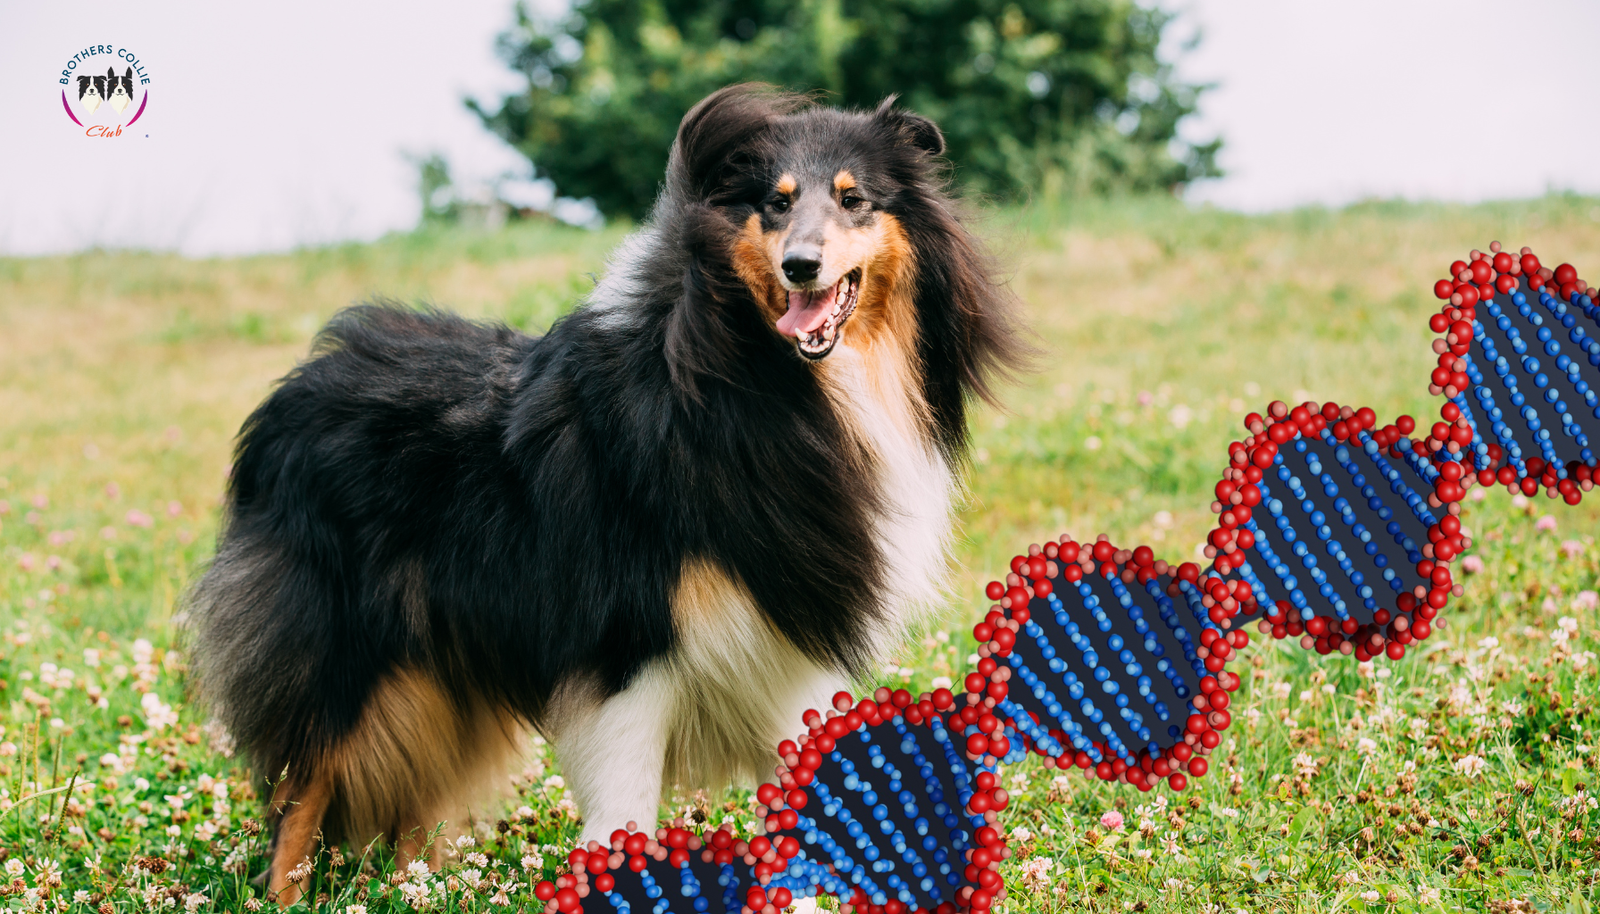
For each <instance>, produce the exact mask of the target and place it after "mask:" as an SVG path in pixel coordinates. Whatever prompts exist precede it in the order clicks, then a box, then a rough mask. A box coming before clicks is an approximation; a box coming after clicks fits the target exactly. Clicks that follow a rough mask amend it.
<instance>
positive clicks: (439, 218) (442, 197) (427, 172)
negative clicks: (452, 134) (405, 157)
mask: <svg viewBox="0 0 1600 914" xmlns="http://www.w3.org/2000/svg"><path fill="white" fill-rule="evenodd" d="M412 164H413V165H415V166H416V167H417V196H418V197H419V198H421V201H422V221H423V222H424V223H428V222H454V221H456V220H457V219H458V218H460V215H461V214H460V210H459V206H458V205H457V203H456V201H455V199H454V198H453V197H452V196H451V190H452V189H453V184H452V181H451V179H450V163H449V161H447V160H446V159H445V157H444V156H443V155H440V154H439V153H437V152H435V153H432V154H430V155H427V156H423V157H421V158H414V159H412Z"/></svg>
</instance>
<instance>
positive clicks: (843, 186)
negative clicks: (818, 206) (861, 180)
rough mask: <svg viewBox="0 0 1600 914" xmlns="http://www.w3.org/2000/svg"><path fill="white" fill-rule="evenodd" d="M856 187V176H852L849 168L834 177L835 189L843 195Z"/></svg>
mask: <svg viewBox="0 0 1600 914" xmlns="http://www.w3.org/2000/svg"><path fill="white" fill-rule="evenodd" d="M855 186H856V176H855V175H853V174H851V173H850V169H848V168H846V169H842V170H840V172H839V173H838V174H836V175H834V176H833V189H834V190H836V191H838V192H839V193H841V194H842V193H844V192H845V191H847V190H850V189H851V188H853V187H855Z"/></svg>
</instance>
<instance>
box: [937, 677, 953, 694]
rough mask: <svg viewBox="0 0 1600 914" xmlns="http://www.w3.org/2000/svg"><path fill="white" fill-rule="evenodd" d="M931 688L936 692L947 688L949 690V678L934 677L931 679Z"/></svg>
mask: <svg viewBox="0 0 1600 914" xmlns="http://www.w3.org/2000/svg"><path fill="white" fill-rule="evenodd" d="M933 688H934V690H935V691H937V690H939V689H948V688H950V677H949V676H935V677H933Z"/></svg>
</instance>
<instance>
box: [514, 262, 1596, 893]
mask: <svg viewBox="0 0 1600 914" xmlns="http://www.w3.org/2000/svg"><path fill="white" fill-rule="evenodd" d="M1449 274H1450V275H1449V277H1448V278H1446V279H1441V280H1439V281H1438V282H1437V283H1436V284H1435V286H1434V290H1433V291H1434V294H1435V295H1436V296H1437V297H1438V299H1439V300H1440V301H1441V304H1440V306H1439V309H1438V311H1437V312H1436V313H1432V314H1430V316H1429V328H1430V330H1431V331H1432V332H1433V333H1435V334H1437V336H1436V337H1435V339H1434V340H1433V341H1432V349H1433V353H1434V355H1435V356H1436V357H1437V364H1436V367H1434V368H1433V369H1432V372H1431V375H1430V377H1429V384H1428V390H1429V393H1430V394H1431V395H1435V396H1439V397H1441V399H1442V403H1441V406H1440V411H1439V421H1437V422H1434V423H1433V424H1432V425H1431V426H1429V427H1426V428H1419V426H1418V423H1417V422H1416V421H1415V420H1414V419H1412V418H1411V417H1410V416H1400V417H1399V418H1397V419H1396V420H1395V421H1394V422H1392V423H1388V424H1381V425H1380V423H1379V422H1378V419H1377V416H1376V414H1375V413H1374V412H1373V410H1371V409H1367V408H1357V407H1352V406H1348V405H1341V404H1339V403H1332V402H1329V403H1317V402H1306V403H1300V404H1296V405H1290V404H1287V403H1284V402H1280V401H1275V402H1273V403H1271V404H1269V405H1268V406H1267V408H1266V409H1265V411H1264V412H1261V413H1251V414H1250V415H1248V416H1246V417H1245V422H1244V430H1245V433H1246V434H1245V435H1244V436H1243V437H1242V438H1241V439H1240V440H1237V441H1234V442H1232V443H1230V444H1229V446H1228V459H1227V463H1226V466H1225V468H1224V469H1223V471H1222V474H1221V478H1220V479H1218V481H1217V483H1216V485H1215V487H1214V489H1213V490H1212V491H1213V494H1214V496H1215V497H1214V499H1213V501H1212V502H1211V505H1210V507H1211V511H1212V513H1213V514H1214V515H1215V516H1216V524H1215V526H1214V527H1213V528H1212V529H1211V531H1210V532H1209V534H1208V536H1207V538H1206V542H1205V545H1204V548H1203V552H1204V556H1205V559H1206V564H1205V565H1202V564H1200V563H1196V562H1183V563H1179V564H1169V563H1168V562H1166V561H1164V560H1160V559H1157V558H1156V557H1155V554H1154V552H1153V551H1152V550H1151V549H1150V548H1148V547H1144V546H1141V547H1138V548H1134V549H1125V548H1119V547H1118V546H1116V545H1115V544H1113V543H1112V542H1110V540H1109V539H1108V538H1107V537H1105V536H1101V537H1098V538H1097V539H1095V540H1094V541H1093V542H1089V541H1084V542H1079V541H1077V540H1075V539H1073V538H1072V537H1071V536H1066V535H1063V536H1061V537H1059V538H1058V539H1056V540H1054V541H1051V542H1047V543H1044V544H1043V545H1039V544H1035V545H1032V546H1029V547H1028V549H1027V551H1026V552H1025V553H1023V554H1019V555H1017V556H1015V557H1014V558H1013V559H1012V560H1011V565H1010V572H1009V573H1008V574H1006V575H1005V577H1004V579H1003V580H996V581H993V582H991V583H990V584H989V585H988V586H987V588H986V591H985V592H986V595H987V597H988V598H989V600H990V601H991V603H990V606H989V609H988V611H987V613H986V615H985V616H984V618H983V619H982V621H980V622H978V623H977V624H976V625H975V626H974V627H973V636H974V638H975V639H976V641H977V644H978V651H977V653H978V658H979V659H978V664H977V667H976V669H974V670H972V671H971V672H970V673H968V675H967V676H966V677H965V679H964V680H963V681H962V682H961V683H960V684H959V688H960V691H958V692H952V691H950V690H949V689H938V690H935V691H934V692H931V693H927V694H923V695H921V696H917V697H913V696H912V695H911V694H910V693H909V692H906V691H905V690H899V691H891V690H890V689H887V688H882V689H879V690H877V692H876V693H874V694H873V695H871V696H867V697H862V698H860V699H859V700H857V699H855V698H853V697H852V696H850V695H849V694H847V693H842V692H841V693H840V694H839V695H837V696H835V699H834V705H833V707H832V708H829V709H828V710H827V712H826V713H825V714H823V713H819V712H816V711H811V712H808V713H807V715H806V719H805V721H804V725H805V727H806V732H805V733H804V734H802V735H801V736H799V737H798V738H797V739H795V740H786V741H784V742H783V743H782V744H780V745H779V746H778V747H777V753H776V756H775V759H776V761H777V765H776V767H775V768H774V775H775V781H774V782H773V783H769V784H763V785H762V786H761V787H760V788H759V790H758V791H757V796H756V799H757V801H758V802H759V804H760V805H759V806H757V808H756V812H757V813H758V816H759V819H760V823H759V828H758V831H759V832H760V834H757V835H750V836H743V837H741V836H740V835H738V834H736V833H735V831H734V829H733V827H732V826H729V825H724V826H720V827H707V828H702V829H700V830H695V829H693V828H690V827H689V826H688V824H687V823H685V822H683V821H682V820H674V821H672V822H669V823H666V824H665V825H662V826H660V827H657V828H655V829H654V830H652V831H642V832H639V831H626V830H624V831H618V832H616V833H615V834H613V835H612V836H611V841H610V843H609V844H608V845H604V846H603V845H601V844H600V843H599V842H591V843H590V844H589V845H587V846H585V847H580V848H577V849H575V850H573V851H572V853H571V854H570V855H569V857H568V861H567V862H568V869H569V871H568V872H565V873H563V874H562V875H561V876H559V877H558V878H557V879H555V880H553V881H550V882H543V883H541V884H540V885H539V886H538V887H537V889H536V894H537V896H538V897H539V898H540V899H542V900H543V901H544V902H545V905H546V914H578V912H580V911H586V912H588V914H595V912H596V911H602V910H605V909H607V908H610V909H615V910H616V911H618V912H621V914H646V912H648V914H668V912H677V914H690V912H699V914H705V912H712V914H778V912H779V911H781V910H782V909H783V908H784V907H786V906H788V905H790V904H792V903H794V902H796V901H799V900H802V899H805V898H810V897H814V896H816V895H819V894H828V895H832V896H835V897H836V898H838V899H839V901H840V902H841V905H840V907H841V910H842V911H843V912H845V914H969V912H970V914H987V912H988V911H989V909H990V908H992V907H993V906H994V905H995V904H997V903H999V902H1001V901H1003V900H1004V899H1005V898H1006V887H1005V885H1004V882H1003V880H1002V879H1001V877H1000V875H999V867H1000V864H1001V863H1002V862H1003V861H1005V860H1006V859H1007V858H1008V857H1009V856H1010V853H1011V852H1010V850H1009V848H1008V847H1007V846H1006V840H1005V834H1006V829H1004V828H1003V827H1002V826H1001V823H1000V822H999V817H1000V816H1001V815H1002V814H1003V813H1004V811H1005V810H1006V808H1007V807H1008V805H1009V803H1010V797H1009V796H1008V795H1007V793H1006V791H1005V790H1004V789H1003V788H1002V787H1001V786H1000V782H999V780H998V778H997V768H998V767H999V766H1000V765H1003V764H1014V763H1017V762H1020V761H1022V760H1023V758H1024V757H1025V756H1026V755H1027V754H1029V753H1034V754H1037V755H1039V756H1042V758H1043V762H1042V763H1043V765H1045V766H1046V767H1050V768H1055V769H1061V770H1071V769H1076V770H1078V771H1081V772H1082V773H1083V776H1084V777H1086V778H1088V779H1090V780H1099V781H1110V782H1115V783H1119V784H1127V785H1130V786H1132V787H1134V788H1136V789H1138V790H1141V791H1149V790H1154V789H1157V788H1158V787H1164V788H1166V789H1171V790H1179V791H1181V790H1184V789H1186V788H1187V787H1188V785H1189V784H1190V782H1191V780H1192V779H1193V778H1196V777H1203V776H1205V774H1206V773H1207V771H1208V770H1209V761H1208V756H1209V755H1210V754H1211V752H1212V751H1213V750H1215V749H1216V748H1217V747H1218V746H1219V745H1220V744H1221V741H1222V735H1221V734H1222V733H1223V731H1226V730H1227V729H1228V727H1229V726H1230V725H1231V723H1232V715H1231V713H1230V710H1229V709H1230V706H1231V704H1232V701H1233V695H1234V693H1235V692H1236V691H1237V690H1238V688H1239V687H1240V679H1239V676H1238V675H1236V674H1235V673H1234V672H1231V671H1230V670H1229V669H1228V665H1229V664H1230V663H1231V662H1232V661H1234V660H1235V659H1236V657H1237V655H1238V653H1239V652H1240V651H1243V650H1245V649H1247V648H1248V647H1249V645H1250V642H1251V638H1250V635H1249V634H1248V633H1247V629H1248V628H1250V627H1252V626H1253V627H1254V628H1255V630H1256V633H1257V636H1258V637H1263V638H1268V637H1270V638H1274V639H1294V640H1297V641H1298V642H1299V644H1300V646H1301V647H1303V648H1305V649H1307V650H1315V651H1316V652H1317V653H1318V654H1321V655H1333V654H1338V655H1344V656H1353V657H1354V658H1355V659H1356V660H1358V661H1368V660H1378V659H1388V660H1401V659H1403V658H1404V657H1405V656H1406V653H1407V651H1408V649H1410V648H1413V647H1414V646H1415V645H1417V644H1418V643H1419V642H1421V641H1424V640H1426V639H1427V638H1429V637H1430V636H1431V635H1432V634H1433V633H1434V632H1436V631H1439V630H1442V629H1444V628H1445V620H1444V619H1443V618H1441V617H1440V615H1439V614H1440V611H1441V610H1443V609H1444V608H1445V606H1446V605H1447V604H1448V603H1449V601H1450V600H1451V598H1453V597H1459V596H1460V595H1461V593H1462V588H1461V585H1460V584H1459V583H1457V579H1456V577H1455V573H1454V570H1453V569H1454V568H1456V567H1457V566H1456V564H1455V563H1456V560H1457V559H1459V558H1460V557H1461V556H1462V555H1463V554H1464V553H1466V551H1467V550H1469V549H1470V548H1471V547H1472V539H1471V536H1470V533H1469V531H1468V530H1467V528H1466V527H1464V526H1463V525H1462V518H1461V508H1462V504H1463V502H1464V500H1465V499H1466V498H1467V497H1468V495H1469V493H1470V492H1471V490H1472V489H1473V488H1474V487H1495V486H1503V487H1505V488H1506V489H1507V490H1509V491H1511V492H1513V493H1520V494H1522V495H1523V496H1527V497H1532V496H1537V495H1539V494H1541V493H1542V494H1543V495H1544V496H1545V497H1547V498H1550V499H1560V500H1562V501H1564V502H1565V503H1567V504H1573V505H1575V504H1578V503H1580V502H1581V501H1582V499H1583V495H1584V493H1586V492H1588V491H1590V490H1591V489H1592V488H1593V486H1594V474H1595V468H1596V462H1595V461H1596V456H1595V451H1594V449H1593V447H1592V446H1591V442H1590V440H1589V437H1588V433H1589V430H1590V428H1591V426H1593V427H1595V428H1600V307H1597V306H1596V304H1595V298H1596V295H1595V294H1594V293H1593V290H1591V289H1590V288H1589V286H1588V285H1587V284H1586V283H1585V282H1584V281H1583V280H1582V279H1581V278H1579V277H1578V275H1577V271H1576V270H1575V269H1574V268H1572V267H1571V266H1569V265H1567V264H1562V265H1560V266H1558V267H1556V268H1554V269H1550V268H1548V267H1544V266H1543V265H1541V264H1540V262H1539V260H1538V258H1537V257H1536V256H1534V255H1533V254H1532V252H1531V251H1529V250H1528V249H1527V248H1524V249H1522V251H1521V252H1520V253H1519V254H1515V255H1513V254H1511V253H1510V252H1507V251H1502V250H1501V248H1500V245H1499V244H1498V243H1495V244H1492V245H1490V246H1489V250H1488V252H1479V251H1473V252H1472V253H1471V255H1470V257H1469V259H1467V260H1459V261H1456V262H1454V263H1452V264H1451V265H1450V270H1449Z"/></svg>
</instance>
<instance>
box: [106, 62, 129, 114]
mask: <svg viewBox="0 0 1600 914" xmlns="http://www.w3.org/2000/svg"><path fill="white" fill-rule="evenodd" d="M106 85H107V86H108V87H109V88H110V90H111V95H110V97H109V98H107V99H106V101H108V102H109V103H110V104H111V107H113V108H115V109H117V113H118V114H121V113H122V112H123V111H126V110H127V108H128V105H130V104H132V103H133V68H132V67H129V68H128V72H127V73H125V74H123V75H122V76H118V75H117V72H116V70H113V69H109V68H108V69H107V70H106Z"/></svg>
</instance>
